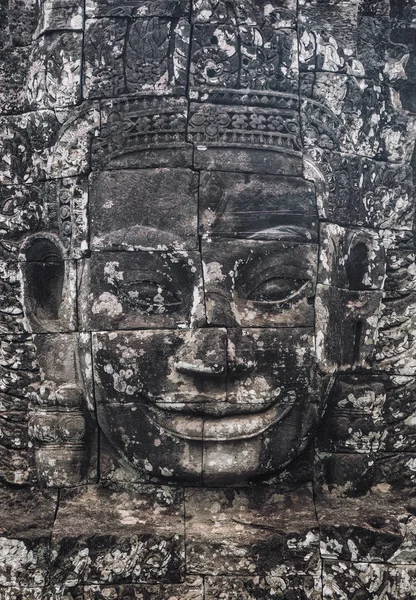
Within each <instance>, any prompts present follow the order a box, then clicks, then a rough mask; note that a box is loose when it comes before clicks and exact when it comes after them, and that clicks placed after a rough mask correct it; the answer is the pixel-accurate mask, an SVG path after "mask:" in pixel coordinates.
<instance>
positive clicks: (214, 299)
mask: <svg viewBox="0 0 416 600" xmlns="http://www.w3.org/2000/svg"><path fill="white" fill-rule="evenodd" d="M304 235H305V236H306V235H307V234H306V233H305V234H304V230H303V229H301V228H297V227H293V228H292V227H290V226H288V227H287V229H286V228H285V227H284V226H283V227H282V230H281V231H279V229H278V230H277V231H275V232H273V233H270V237H273V238H276V240H277V241H270V240H267V241H264V240H261V239H260V240H258V241H257V240H252V239H250V240H244V241H242V240H241V241H236V240H218V239H215V238H214V239H213V240H212V241H210V240H206V241H205V240H203V242H202V246H201V251H202V252H201V253H202V260H203V268H204V288H205V305H206V312H207V321H208V323H209V324H211V325H215V326H228V327H230V326H231V327H235V326H236V324H240V325H242V326H244V327H296V326H303V327H311V326H313V324H314V306H313V297H314V294H315V285H316V272H317V253H318V247H317V245H315V244H310V243H307V241H308V240H305V238H304V237H303V236H304ZM312 235H313V234H312ZM260 236H261V234H260ZM280 236H281V238H282V241H281V240H280ZM286 239H287V241H285V240H286ZM302 240H304V242H306V243H302Z"/></svg>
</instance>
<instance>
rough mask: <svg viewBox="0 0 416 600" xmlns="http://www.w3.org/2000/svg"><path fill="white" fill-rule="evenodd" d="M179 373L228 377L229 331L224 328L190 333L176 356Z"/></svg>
mask: <svg viewBox="0 0 416 600" xmlns="http://www.w3.org/2000/svg"><path fill="white" fill-rule="evenodd" d="M175 369H176V370H177V371H179V373H185V374H186V375H195V376H200V377H204V378H206V377H209V378H212V377H214V378H225V377H226V375H227V331H226V329H222V328H210V329H196V330H192V331H189V332H188V333H187V336H186V338H185V343H184V344H183V346H182V347H181V348H180V350H179V351H178V353H177V355H176V360H175Z"/></svg>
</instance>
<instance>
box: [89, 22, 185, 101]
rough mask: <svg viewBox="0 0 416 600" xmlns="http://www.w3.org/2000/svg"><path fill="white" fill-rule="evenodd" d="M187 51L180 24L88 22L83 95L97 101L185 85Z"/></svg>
mask: <svg viewBox="0 0 416 600" xmlns="http://www.w3.org/2000/svg"><path fill="white" fill-rule="evenodd" d="M172 44H173V46H174V47H172ZM188 46H189V23H188V21H187V20H185V19H179V21H178V20H175V21H174V20H172V19H167V18H164V17H163V18H162V17H157V16H153V17H151V18H141V19H135V20H134V21H132V22H128V21H127V19H120V18H117V19H114V18H107V17H106V18H102V19H89V20H88V21H87V25H86V44H85V59H86V62H85V65H86V66H85V90H84V95H85V97H88V98H101V97H111V96H117V95H120V94H123V93H132V92H138V91H143V90H149V89H154V90H165V89H167V88H168V87H173V86H181V85H184V84H185V82H186V67H187V60H188Z"/></svg>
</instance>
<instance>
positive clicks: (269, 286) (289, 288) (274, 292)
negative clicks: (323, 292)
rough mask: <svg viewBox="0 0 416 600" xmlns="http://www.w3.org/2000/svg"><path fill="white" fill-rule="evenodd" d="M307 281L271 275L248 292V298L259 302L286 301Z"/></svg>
mask: <svg viewBox="0 0 416 600" xmlns="http://www.w3.org/2000/svg"><path fill="white" fill-rule="evenodd" d="M307 283H308V282H307V281H305V280H304V279H285V278H284V277H272V278H271V279H268V280H267V281H263V282H262V283H261V284H260V285H258V286H257V287H256V288H255V289H254V290H253V291H252V292H250V294H249V295H248V300H251V301H252V302H259V303H274V302H287V301H288V300H291V299H292V298H294V297H295V296H296V295H297V294H298V293H299V292H300V291H301V290H302V289H303V288H304V287H305V285H306V284H307Z"/></svg>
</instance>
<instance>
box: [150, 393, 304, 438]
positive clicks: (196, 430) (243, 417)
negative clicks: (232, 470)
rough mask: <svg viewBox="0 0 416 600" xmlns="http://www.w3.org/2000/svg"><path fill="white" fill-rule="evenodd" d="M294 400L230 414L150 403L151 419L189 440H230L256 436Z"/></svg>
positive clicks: (290, 408)
mask: <svg viewBox="0 0 416 600" xmlns="http://www.w3.org/2000/svg"><path fill="white" fill-rule="evenodd" d="M292 407H293V403H291V404H289V403H282V402H279V403H275V404H273V405H272V406H271V407H270V408H268V409H267V410H265V411H262V412H254V413H250V414H239V415H233V416H226V417H219V418H215V417H211V416H209V417H208V416H204V417H200V416H199V417H196V416H194V415H191V414H187V415H184V414H183V413H181V414H178V413H177V412H174V411H169V410H165V409H159V408H155V407H150V406H148V407H147V410H148V416H149V418H150V420H151V421H152V422H153V423H154V424H155V425H157V426H158V427H161V428H162V429H164V430H165V431H166V432H168V433H171V434H172V435H175V436H176V437H179V438H182V439H185V440H198V441H204V442H230V441H233V440H244V439H249V438H253V437H256V436H258V435H260V434H262V433H264V432H265V431H266V430H267V429H269V428H270V427H271V426H272V425H275V424H276V423H278V422H279V421H281V420H282V419H284V417H286V416H287V415H288V414H289V412H290V411H291V410H292Z"/></svg>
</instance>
